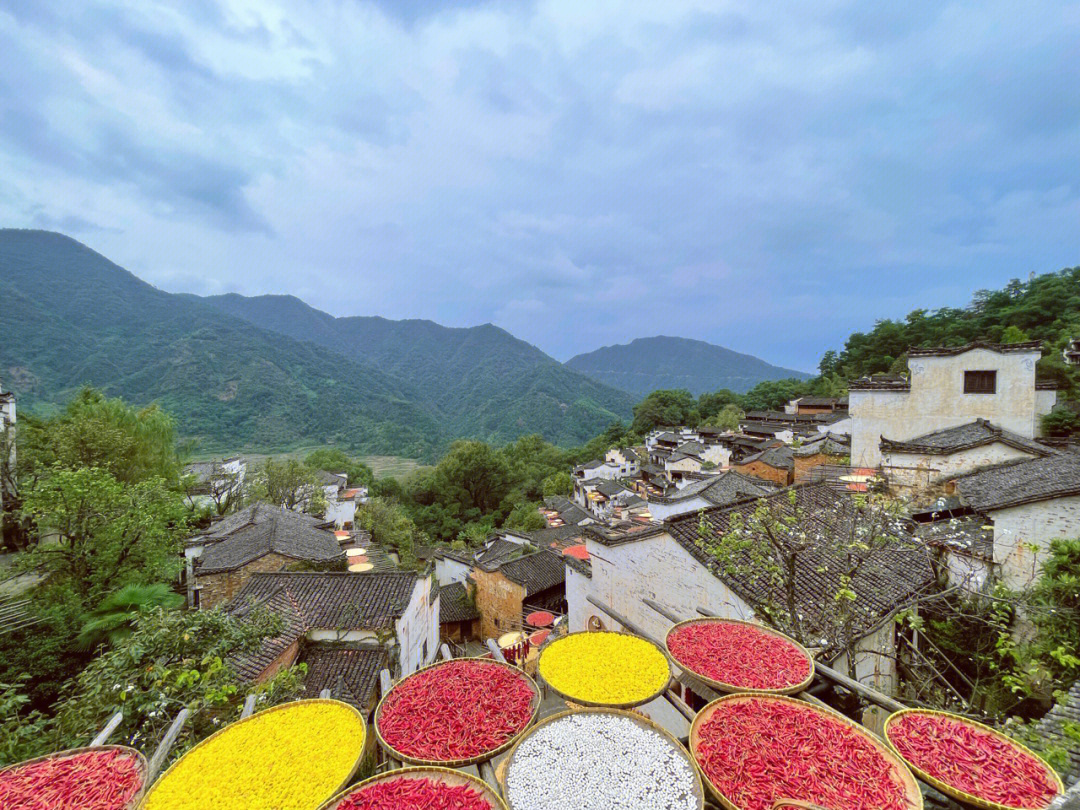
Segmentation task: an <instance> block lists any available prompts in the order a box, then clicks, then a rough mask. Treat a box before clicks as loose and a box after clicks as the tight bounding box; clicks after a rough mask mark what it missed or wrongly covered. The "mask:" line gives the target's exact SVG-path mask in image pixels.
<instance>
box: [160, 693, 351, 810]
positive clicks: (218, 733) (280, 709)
mask: <svg viewBox="0 0 1080 810" xmlns="http://www.w3.org/2000/svg"><path fill="white" fill-rule="evenodd" d="M313 703H326V704H330V705H334V706H341V707H343V708H345V709H348V710H349V711H350V712H352V713H353V714H354V715H355V716H356V717H357V719H359V720H360V726H361V728H363V729H364V740H363V741H362V742H361V743H360V746H359V747H358V749H357V751H356V761H355V762H354V763H353V765H352V767H351V768H350V769H349V772H348V774H347V775H346V776H345V778H344V779H342V780H341V784H339V785H337V786H336V787H335V788H334V789H333V790H332V791H331V794H333V793H337V792H338V791H339V790H341V789H342V788H344V787H345V786H346V785H348V784H349V783H350V782H351V781H352V780H353V777H354V776H356V772H357V770H358V769H359V768H360V763H361V762H362V761H363V758H364V747H365V745H364V744H365V743H366V742H367V723H366V722H365V721H364V716H363V715H362V714H361V713H360V712H359V711H357V709H356V707H355V706H350V705H349V704H348V703H344V702H342V701H340V700H333V699H331V698H312V699H310V700H293V701H290V702H289V703H282V704H280V705H278V706H274V707H272V708H269V709H264V710H263V711H261V712H256V713H255V714H253V715H251V716H250V717H245V718H244V719H243V720H237V721H236V722H235V723H230V724H229V725H227V726H225V728H223V729H221V730H219V731H215V732H214V733H213V734H211V735H210V736H209V737H207V738H206V739H205V740H203V741H202V742H200V743H199V744H198V745H195V746H192V747H191V748H190V749H189V750H188V751H185V752H184V755H183V756H182V757H180V759H178V760H176V762H174V763H173V764H172V765H170V766H169V768H168V770H166V771H165V772H164V773H163V774H161V776H159V777H158V778H157V780H156V781H155V782H154V784H153V786H151V787H150V789H149V790H148V791H147V792H146V794H145V795H144V796H143V800H142V803H141V804H140V805H139V807H140V808H145V807H146V805H147V803H148V802H149V801H150V798H151V797H152V796H153V795H154V790H155V789H156V788H157V787H158V786H159V785H161V784H162V783H163V782H164V781H165V780H166V779H167V778H168V776H169V774H170V773H172V772H173V771H174V770H175V769H176V768H177V767H178V766H179V765H180V763H181V762H183V761H184V760H185V759H187V758H188V757H189V756H191V755H192V754H193V753H194V752H195V751H198V750H200V749H202V748H204V747H206V746H209V745H210V743H211V742H213V741H214V740H217V739H218V738H219V737H222V736H224V735H225V734H227V733H228V732H230V731H232V730H233V729H235V728H237V727H238V726H240V725H241V724H243V723H250V722H251V721H252V720H254V719H256V718H264V717H265V716H266V715H268V714H271V713H273V712H283V711H288V710H289V709H291V708H293V707H295V706H297V705H300V704H304V705H307V704H313ZM317 731H318V730H317V729H313V733H317ZM286 764H289V763H286ZM318 801H321V799H319V800H318ZM311 806H312V807H313V808H314V807H317V806H318V805H317V804H316V803H314V802H313V803H312V805H311Z"/></svg>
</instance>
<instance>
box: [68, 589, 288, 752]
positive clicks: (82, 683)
mask: <svg viewBox="0 0 1080 810" xmlns="http://www.w3.org/2000/svg"><path fill="white" fill-rule="evenodd" d="M281 622H282V620H281V618H280V617H277V616H274V615H271V614H269V613H268V612H261V611H258V610H256V611H255V612H254V613H253V614H252V615H251V616H250V617H249V618H246V619H245V620H243V621H240V620H238V619H235V618H233V617H232V616H230V615H229V614H227V613H225V612H224V611H222V610H220V609H217V610H203V611H180V610H167V609H164V608H154V609H152V610H150V611H147V612H143V613H139V614H137V616H136V617H135V623H134V629H133V631H132V633H131V635H130V636H128V637H127V638H125V639H121V640H120V641H119V643H118V644H117V645H115V646H114V647H112V648H110V649H108V650H106V651H105V652H104V653H102V654H101V655H99V656H98V657H97V658H95V659H94V660H93V661H92V662H91V663H90V664H89V665H88V666H87V667H86V668H85V669H84V670H83V671H82V672H81V673H79V674H78V675H77V676H76V677H75V679H74V680H73V681H72V683H71V687H70V689H69V690H68V693H67V695H66V696H65V698H64V699H63V700H62V701H61V702H60V704H59V706H58V707H57V712H56V720H55V724H54V725H53V727H52V737H53V744H54V745H55V746H56V747H66V746H68V745H72V744H77V743H80V742H82V743H85V741H86V740H87V739H89V738H90V737H92V736H93V735H94V734H95V733H96V732H97V731H98V730H99V729H100V728H101V727H102V726H103V725H105V723H106V721H107V720H108V719H109V717H110V716H111V715H112V714H113V713H114V712H115V711H116V710H117V709H122V710H123V712H124V720H123V723H122V724H121V726H120V729H119V735H120V737H121V738H123V739H129V740H131V742H132V744H133V745H134V746H135V747H137V748H140V749H142V750H143V751H144V752H150V751H152V750H153V749H154V747H155V746H156V744H157V743H158V742H159V741H160V739H161V737H162V735H163V734H164V733H165V730H166V729H167V728H168V727H169V724H170V723H171V722H172V719H173V717H174V716H175V715H176V713H177V712H178V711H179V710H180V709H182V708H187V709H189V710H190V711H191V715H190V720H189V722H188V723H187V724H186V726H185V727H184V730H183V732H182V735H181V737H180V739H179V741H178V744H177V749H176V753H181V752H183V751H184V750H186V749H187V748H188V747H190V746H191V745H192V744H194V743H195V742H197V741H198V740H200V739H202V738H203V737H205V736H207V735H208V734H210V733H211V732H213V731H215V730H216V729H217V728H218V727H219V726H220V725H221V723H223V722H227V721H228V720H229V719H231V718H230V714H231V715H232V717H236V716H237V714H238V713H239V709H240V707H239V705H238V704H239V703H240V702H242V700H243V697H244V694H245V692H247V691H254V692H255V693H256V694H258V695H259V697H260V701H261V702H264V703H273V702H278V701H280V700H282V699H288V698H291V697H294V696H295V695H296V694H297V692H298V691H299V689H300V687H301V678H302V675H303V674H304V669H303V668H302V667H303V665H300V668H297V667H293V668H290V669H286V670H284V671H283V672H282V673H279V674H278V675H277V676H275V677H274V678H273V679H271V681H269V682H268V683H264V684H261V685H259V686H252V685H246V684H244V683H243V682H242V681H241V680H240V678H239V677H238V675H237V673H236V671H235V670H234V669H233V667H232V665H231V664H230V663H229V662H230V660H231V658H232V657H233V656H236V655H238V654H240V653H243V652H247V651H251V650H253V649H255V647H256V646H257V645H258V644H259V643H260V642H261V641H262V640H263V639H264V638H266V637H268V636H273V635H276V634H277V633H279V632H281Z"/></svg>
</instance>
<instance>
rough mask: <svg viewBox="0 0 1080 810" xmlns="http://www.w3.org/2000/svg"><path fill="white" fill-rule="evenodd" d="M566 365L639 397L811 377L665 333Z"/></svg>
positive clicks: (741, 387)
mask: <svg viewBox="0 0 1080 810" xmlns="http://www.w3.org/2000/svg"><path fill="white" fill-rule="evenodd" d="M566 365H568V366H569V367H570V368H572V369H575V370H576V371H580V372H582V373H584V374H588V375H589V376H590V377H592V378H593V379H596V380H599V381H600V382H602V383H606V384H607V385H611V386H614V387H616V388H621V389H623V390H624V391H629V392H630V393H632V394H636V395H638V396H639V397H642V396H645V395H646V394H648V393H649V392H650V391H655V390H657V389H661V388H672V389H677V388H681V389H684V390H687V391H689V392H690V393H691V394H693V395H694V396H698V395H699V394H703V393H706V392H709V391H717V390H719V389H721V388H727V389H729V390H731V391H735V392H737V393H743V392H745V391H749V390H750V389H751V388H753V387H754V386H755V385H757V384H758V383H759V382H761V381H763V380H782V379H787V378H795V379H800V380H805V379H807V378H808V377H809V376H810V375H809V374H804V373H803V372H801V371H793V370H792V369H788V368H780V367H778V366H773V365H770V364H769V363H766V362H765V361H764V360H761V359H760V358H757V357H754V356H753V355H749V354H740V353H739V352H733V351H731V349H725V348H724V347H722V346H714V345H713V344H711V343H706V342H704V341H702V340H690V339H688V338H677V337H664V336H658V337H649V338H638V339H637V340H633V341H631V342H630V343H624V344H620V345H618V346H604V347H603V348H600V349H596V350H595V351H591V352H588V353H586V354H579V355H577V356H576V357H573V358H571V359H570V360H568V361H567V363H566Z"/></svg>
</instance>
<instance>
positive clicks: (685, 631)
mask: <svg viewBox="0 0 1080 810" xmlns="http://www.w3.org/2000/svg"><path fill="white" fill-rule="evenodd" d="M664 645H665V646H666V647H667V651H668V655H670V656H671V658H672V660H673V661H675V663H676V664H678V665H679V666H680V667H682V668H683V669H684V670H686V671H687V672H688V673H690V674H691V675H693V676H694V677H695V678H697V679H698V680H700V681H702V682H704V683H706V684H708V685H709V686H711V687H713V688H714V689H719V690H720V691H722V692H748V691H749V692H772V693H774V694H778V695H790V694H793V693H795V692H801V691H802V690H803V689H805V688H806V687H807V686H809V685H810V682H811V681H813V680H814V660H813V658H811V657H810V653H809V652H807V650H806V648H805V647H803V646H802V645H801V644H799V643H798V642H797V641H795V639H793V638H789V637H788V636H785V635H784V634H783V633H781V632H780V631H778V630H773V629H771V628H769V627H762V626H761V625H760V624H754V623H752V622H744V621H739V620H738V619H721V618H704V619H689V620H688V621H685V622H679V623H678V624H675V625H673V626H672V627H671V629H670V630H668V632H667V636H666V637H665V638H664Z"/></svg>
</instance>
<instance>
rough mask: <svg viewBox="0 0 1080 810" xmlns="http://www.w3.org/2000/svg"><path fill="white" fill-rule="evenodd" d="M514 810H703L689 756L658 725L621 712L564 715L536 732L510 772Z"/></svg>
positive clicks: (516, 753) (514, 756)
mask: <svg viewBox="0 0 1080 810" xmlns="http://www.w3.org/2000/svg"><path fill="white" fill-rule="evenodd" d="M505 794H506V804H507V806H508V807H509V808H510V810H566V808H570V807H573V808H575V809H576V810H631V809H632V810H702V808H704V807H705V792H704V789H703V788H702V785H701V777H700V776H699V775H698V771H697V767H696V766H695V765H694V762H693V760H692V759H691V758H690V755H689V753H688V752H687V751H686V749H685V748H683V746H682V745H680V744H679V741H678V740H676V739H675V738H674V737H672V736H671V735H670V734H668V733H667V732H666V731H665V730H664V729H662V728H661V727H660V726H658V725H656V724H655V723H653V722H652V721H651V720H647V719H646V718H644V717H641V716H639V715H636V714H630V713H628V712H624V711H618V710H616V709H588V710H585V711H573V712H561V713H559V714H556V715H552V716H551V717H549V718H547V719H546V720H544V721H543V722H541V723H539V724H537V725H536V726H533V728H532V729H531V730H530V731H528V732H527V733H526V734H525V736H524V737H522V738H521V739H520V740H519V741H518V743H517V745H515V746H514V748H512V749H511V751H510V754H509V756H508V757H507V766H506V790H505Z"/></svg>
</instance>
